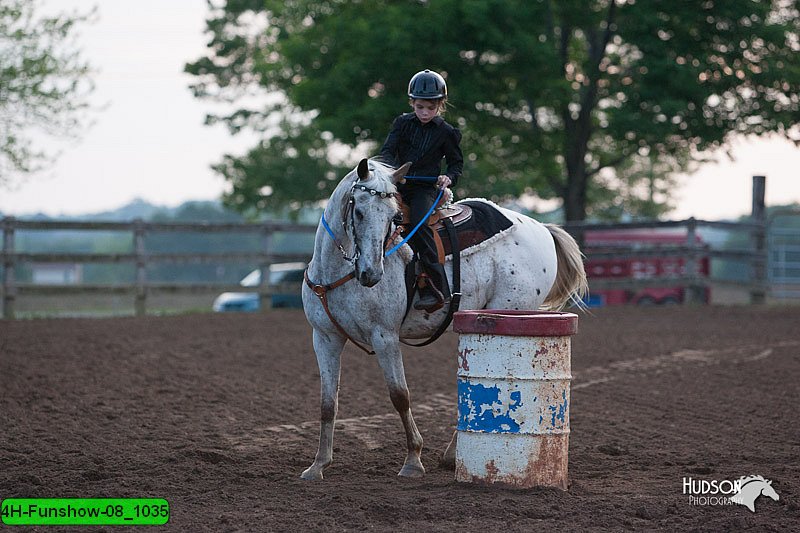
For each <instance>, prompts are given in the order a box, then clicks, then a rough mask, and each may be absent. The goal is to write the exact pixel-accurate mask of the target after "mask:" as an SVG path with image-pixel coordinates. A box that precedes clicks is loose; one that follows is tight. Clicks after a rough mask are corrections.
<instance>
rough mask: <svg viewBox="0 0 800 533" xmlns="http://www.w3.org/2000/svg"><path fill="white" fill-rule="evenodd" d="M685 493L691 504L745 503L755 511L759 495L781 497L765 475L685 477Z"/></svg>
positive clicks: (774, 498) (776, 499)
mask: <svg viewBox="0 0 800 533" xmlns="http://www.w3.org/2000/svg"><path fill="white" fill-rule="evenodd" d="M683 493H684V494H685V495H688V496H689V504H690V505H744V506H745V507H747V508H748V509H750V511H751V512H753V513H755V512H756V507H755V505H756V499H757V498H758V497H759V496H767V497H769V498H772V499H773V500H775V501H778V500H779V499H780V497H779V496H778V493H777V492H775V489H773V488H772V481H770V480H769V479H764V477H763V476H742V477H740V478H739V479H734V480H729V479H723V480H717V479H711V480H709V479H694V478H691V477H685V478H683Z"/></svg>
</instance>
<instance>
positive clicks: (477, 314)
mask: <svg viewBox="0 0 800 533" xmlns="http://www.w3.org/2000/svg"><path fill="white" fill-rule="evenodd" d="M453 331H455V332H456V333H481V334H486V335H514V336H524V337H556V336H564V335H575V334H576V333H577V332H578V315H576V314H575V313H564V312H560V311H530V310H519V309H475V310H467V311H458V312H457V313H456V314H455V315H453Z"/></svg>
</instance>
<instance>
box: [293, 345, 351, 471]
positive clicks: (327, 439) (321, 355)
mask: <svg viewBox="0 0 800 533" xmlns="http://www.w3.org/2000/svg"><path fill="white" fill-rule="evenodd" d="M344 343H345V340H344V339H342V338H340V337H338V336H332V335H327V334H326V333H322V332H319V331H317V330H316V329H315V330H314V352H316V354H317V365H318V366H319V383H320V387H319V388H320V423H319V449H318V450H317V455H316V457H315V458H314V463H313V464H312V465H311V466H309V467H308V468H306V469H305V470H304V471H303V473H302V474H300V477H301V478H303V479H309V480H313V479H322V470H323V469H324V468H325V467H327V466H328V465H330V464H331V463H332V462H333V426H334V424H335V422H336V413H337V412H338V411H339V377H340V376H341V368H342V357H341V356H342V349H343V348H344Z"/></svg>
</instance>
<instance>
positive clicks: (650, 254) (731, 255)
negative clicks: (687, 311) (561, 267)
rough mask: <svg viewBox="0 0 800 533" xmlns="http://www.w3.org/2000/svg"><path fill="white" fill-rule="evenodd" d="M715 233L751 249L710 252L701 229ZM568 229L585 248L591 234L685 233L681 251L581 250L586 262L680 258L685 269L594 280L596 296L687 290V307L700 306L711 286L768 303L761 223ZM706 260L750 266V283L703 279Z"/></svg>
mask: <svg viewBox="0 0 800 533" xmlns="http://www.w3.org/2000/svg"><path fill="white" fill-rule="evenodd" d="M704 227H705V228H714V229H720V230H725V231H726V232H732V233H746V234H748V236H749V239H748V240H749V241H750V243H751V244H750V246H749V247H748V248H741V249H720V248H714V247H712V246H709V244H707V243H704V242H703V241H702V240H700V239H698V238H697V236H698V233H699V231H700V230H701V229H702V228H704ZM564 228H565V229H566V230H567V231H569V232H570V233H571V234H572V235H573V236H575V238H576V239H577V240H578V241H579V242H586V241H588V239H586V238H585V237H586V234H587V233H590V232H593V231H594V232H596V231H603V232H611V231H629V230H641V229H651V230H670V229H679V230H684V229H685V232H686V237H685V242H684V243H683V244H681V245H659V244H649V245H648V244H643V243H641V242H637V243H635V246H620V247H613V246H605V245H604V246H596V247H593V246H592V245H591V244H584V245H583V246H582V247H581V248H582V250H583V252H584V254H585V255H586V257H587V260H595V259H616V260H636V259H637V258H641V259H644V258H658V259H663V258H678V259H680V260H681V262H682V264H683V265H684V268H683V269H682V272H680V273H678V274H670V275H668V276H652V277H640V278H633V277H625V278H608V279H603V278H591V277H590V288H591V289H592V290H608V289H627V290H630V291H633V292H636V291H640V290H642V289H646V288H648V287H664V286H685V287H687V292H686V296H685V298H684V300H683V302H684V303H686V304H697V303H703V302H704V301H705V294H706V292H707V288H708V287H710V286H711V285H715V286H724V285H732V286H736V287H739V288H745V289H747V290H748V292H749V294H750V302H751V303H764V301H765V298H766V293H767V289H768V285H767V280H766V261H767V253H766V248H765V246H764V242H765V241H764V238H763V236H764V234H765V231H766V229H765V228H766V226H765V224H764V223H763V222H719V221H709V220H698V219H695V218H689V219H687V220H678V221H664V222H657V221H653V222H630V223H617V224H574V223H573V224H567V225H565V226H564ZM704 258H709V260H715V259H716V260H727V261H736V262H742V263H745V264H747V265H748V268H749V270H750V276H749V280H748V281H746V282H742V281H740V280H729V279H726V278H722V277H714V276H713V274H712V275H705V274H704V273H703V272H702V269H701V268H700V263H701V261H702V260H703V259H704Z"/></svg>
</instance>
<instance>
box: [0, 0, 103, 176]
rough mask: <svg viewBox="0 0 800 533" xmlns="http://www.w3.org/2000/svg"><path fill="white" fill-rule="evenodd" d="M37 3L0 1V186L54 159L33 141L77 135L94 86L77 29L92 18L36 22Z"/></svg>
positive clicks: (59, 17) (63, 17)
mask: <svg viewBox="0 0 800 533" xmlns="http://www.w3.org/2000/svg"><path fill="white" fill-rule="evenodd" d="M37 9H38V6H37V2H35V1H31V0H0V184H2V183H4V182H8V180H9V179H10V176H13V175H15V174H25V173H29V172H33V171H36V170H40V169H41V168H43V167H45V166H46V165H48V164H49V163H51V162H52V161H53V160H54V158H55V155H56V154H55V153H53V152H52V151H51V150H45V149H39V148H37V147H36V144H37V143H36V142H34V137H35V136H36V135H41V134H45V135H47V136H51V137H52V136H55V137H61V138H71V137H74V136H76V135H77V134H78V133H79V132H80V131H81V130H82V129H83V127H84V126H85V125H86V111H87V110H88V109H89V95H90V94H91V93H92V91H93V89H94V86H93V84H92V82H91V79H90V68H89V66H88V65H87V63H86V62H84V61H83V60H82V59H81V57H80V52H79V51H78V49H77V47H76V45H75V42H74V35H75V30H76V27H77V26H78V25H79V24H80V23H83V22H86V21H87V20H88V19H89V18H90V16H91V14H87V15H78V14H69V15H67V14H61V15H57V16H49V17H37V15H36V11H37Z"/></svg>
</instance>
